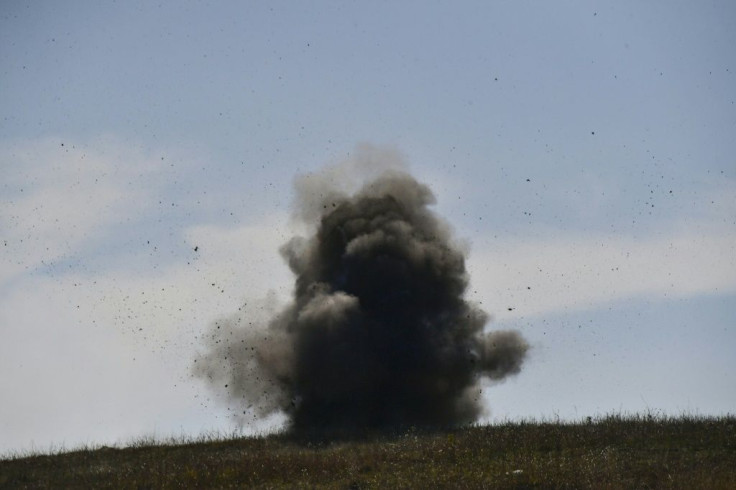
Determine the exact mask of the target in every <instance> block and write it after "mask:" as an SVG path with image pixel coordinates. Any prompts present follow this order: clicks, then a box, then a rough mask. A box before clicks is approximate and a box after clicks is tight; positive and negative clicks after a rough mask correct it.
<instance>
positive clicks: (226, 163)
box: [0, 0, 736, 454]
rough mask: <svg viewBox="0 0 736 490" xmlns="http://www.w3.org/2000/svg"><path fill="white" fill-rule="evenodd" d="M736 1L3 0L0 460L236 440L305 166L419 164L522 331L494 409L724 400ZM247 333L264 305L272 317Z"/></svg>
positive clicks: (494, 395) (731, 312)
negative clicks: (242, 356)
mask: <svg viewBox="0 0 736 490" xmlns="http://www.w3.org/2000/svg"><path fill="white" fill-rule="evenodd" d="M734 21H736V6H734V4H733V3H732V2H729V1H726V0H723V1H706V2H686V1H667V2H665V1H652V2H637V1H633V0H632V1H621V2H615V3H611V2H589V1H585V2H583V1H560V2H511V1H508V2H507V1H498V2H471V1H465V2H425V1H422V2H411V1H405V2H337V1H336V2H326V1H318V2H235V1H232V2H230V1H224V2H188V1H178V2H166V1H164V2H160V3H158V4H155V3H154V2H142V1H141V2H138V1H127V2H109V1H95V2H91V1H89V2H88V1H76V2H71V3H69V2H64V3H62V2H53V1H39V2H23V1H13V2H3V4H2V6H1V7H0V109H1V111H0V114H1V118H0V242H2V243H0V397H1V399H0V453H6V454H7V453H13V452H18V451H26V450H47V449H49V448H59V447H75V446H78V445H80V444H125V443H126V442H129V441H131V440H135V439H136V438H140V437H148V436H155V437H167V436H170V435H174V436H192V437H193V436H196V435H198V434H201V433H204V432H208V431H219V432H220V433H229V432H232V431H236V430H244V431H246V432H248V433H252V432H256V433H260V432H263V431H268V430H273V429H274V428H277V427H278V426H279V425H278V424H279V423H282V422H283V420H282V419H279V418H274V419H270V420H257V421H254V422H253V423H252V424H250V425H248V426H245V427H242V428H239V427H238V426H237V425H236V424H235V422H234V419H233V418H232V417H231V416H230V413H231V412H232V411H233V410H236V409H237V407H232V406H228V404H227V403H225V400H226V398H227V397H226V393H224V392H218V391H217V390H213V389H212V388H211V387H209V386H207V385H205V384H204V383H202V382H201V380H198V379H194V378H193V377H192V362H193V359H194V358H195V357H196V356H197V355H198V354H199V353H201V352H202V350H203V349H204V348H205V343H204V339H203V337H204V336H205V335H206V332H207V331H208V329H209V327H210V325H212V324H213V322H215V321H217V319H219V318H223V317H228V316H231V315H233V314H234V312H236V311H238V308H241V307H243V305H245V304H249V305H251V308H250V311H253V312H254V313H253V314H254V315H256V316H259V315H260V316H262V317H264V316H265V317H267V315H268V312H269V311H270V309H269V308H271V307H270V306H269V305H272V304H274V303H279V302H283V301H286V300H287V299H288V297H289V294H290V291H291V287H292V283H291V281H292V276H291V274H290V272H289V270H288V268H287V267H286V265H285V264H284V263H283V261H282V259H281V257H280V256H279V254H278V248H279V246H281V245H282V244H283V243H285V242H286V241H287V240H288V239H289V238H290V237H292V236H293V235H295V234H297V233H299V230H298V227H297V226H296V224H295V223H294V221H293V220H292V219H291V218H290V216H291V214H292V211H293V206H292V204H293V196H294V192H293V183H294V179H295V178H296V177H297V176H298V175H300V174H304V173H308V172H315V171H318V170H319V169H320V168H323V167H324V166H325V165H340V164H341V163H344V162H347V161H351V160H353V159H355V158H356V155H360V154H361V152H364V151H366V149H368V150H369V151H370V149H371V148H378V149H381V150H387V151H392V152H398V153H400V154H401V155H402V157H403V159H404V161H405V162H406V163H407V166H408V168H409V169H410V171H411V172H412V174H413V175H414V176H415V177H416V178H417V179H418V180H420V181H422V182H425V183H427V184H428V185H429V186H430V187H431V188H432V190H433V191H434V193H435V195H436V198H437V204H436V205H435V207H434V208H435V210H436V212H437V213H438V214H439V215H440V216H442V217H443V219H445V220H446V221H447V222H449V223H450V224H451V226H452V229H453V230H454V234H455V237H456V238H457V239H458V240H459V241H460V242H462V243H463V246H464V247H467V249H468V258H467V263H466V265H467V268H468V273H469V277H470V288H469V290H468V297H469V299H471V300H473V301H477V302H480V303H481V304H482V306H483V308H484V309H485V310H486V311H487V312H488V313H489V314H490V315H491V316H492V321H491V322H490V323H489V324H488V326H487V328H488V329H489V330H495V329H518V330H519V331H520V332H521V333H522V334H523V335H524V337H525V338H526V339H527V340H528V341H529V343H530V345H531V349H530V351H529V357H528V359H527V361H526V363H525V365H524V368H523V369H522V372H521V373H520V374H519V375H518V376H515V377H513V378H510V379H508V380H506V381H505V382H503V383H497V384H487V385H486V386H484V396H485V397H486V399H487V407H488V411H487V413H486V414H485V415H484V418H483V419H482V421H486V422H498V421H504V420H520V419H524V418H531V417H534V418H538V419H539V418H544V419H552V420H555V419H562V420H578V419H582V418H584V417H587V416H593V417H595V416H599V415H605V414H609V413H634V412H638V413H647V412H649V413H657V414H673V415H677V414H681V413H689V414H700V415H722V414H726V413H734V412H736V356H735V355H734V352H736V138H734V135H735V134H736V50H735V49H733V48H734V46H736V31H734V29H733V28H732V26H733V23H734ZM254 321H255V319H254Z"/></svg>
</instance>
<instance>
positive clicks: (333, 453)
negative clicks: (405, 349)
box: [0, 415, 736, 489]
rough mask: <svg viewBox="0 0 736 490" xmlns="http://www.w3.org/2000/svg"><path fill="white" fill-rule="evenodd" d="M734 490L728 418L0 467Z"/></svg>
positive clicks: (85, 479) (91, 477)
mask: <svg viewBox="0 0 736 490" xmlns="http://www.w3.org/2000/svg"><path fill="white" fill-rule="evenodd" d="M299 487H309V488H312V487H319V488H509V489H511V488H515V489H533V488H539V489H551V488H610V489H615V488H622V489H623V488H626V489H629V488H640V489H644V488H683V489H685V488H687V489H695V488H703V489H706V488H707V489H736V417H734V416H728V417H720V418H702V417H691V416H681V417H675V418H670V417H664V416H652V415H645V416H637V415H635V416H620V415H615V416H607V417H604V418H599V419H595V420H588V421H582V422H580V423H553V422H534V421H529V422H515V423H505V424H500V425H490V426H477V427H469V428H464V429H457V430H449V431H436V432H425V431H413V430H410V431H407V432H405V433H403V434H399V435H385V434H383V435H381V434H373V435H370V436H366V437H363V438H360V439H355V438H352V439H348V438H341V439H338V440H336V441H332V442H328V441H324V440H323V441H321V442H318V441H314V440H311V441H310V440H308V439H306V438H301V439H295V438H292V437H288V436H285V435H276V436H267V437H261V438H231V439H219V438H217V437H210V438H204V440H201V441H197V442H194V441H191V442H188V443H185V442H182V441H179V442H178V443H174V441H168V442H156V441H153V440H143V441H139V442H138V443H136V444H134V445H133V446H131V447H126V448H98V449H80V450H76V451H70V452H59V453H56V454H46V455H38V454H37V455H15V456H12V457H10V458H8V459H4V460H0V488H136V489H141V488H299Z"/></svg>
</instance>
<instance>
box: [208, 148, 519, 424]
mask: <svg viewBox="0 0 736 490" xmlns="http://www.w3.org/2000/svg"><path fill="white" fill-rule="evenodd" d="M396 160H397V158H396V156H395V155H394V154H393V153H391V152H390V151H386V150H379V149H375V148H370V147H368V148H363V149H362V150H360V151H359V156H358V158H357V160H355V162H357V163H354V164H353V165H352V167H349V168H347V169H346V168H345V167H332V168H331V169H329V170H328V171H326V172H323V174H321V175H318V176H314V175H313V176H308V177H303V178H301V179H299V180H298V181H297V186H296V187H297V191H298V199H297V215H298V217H299V218H300V219H301V220H303V221H305V222H306V223H307V224H308V225H310V228H309V229H310V233H311V236H309V237H308V238H303V237H295V238H293V239H292V240H291V241H289V242H288V243H287V244H286V245H284V246H283V247H282V248H281V254H282V255H283V257H284V258H285V260H286V261H287V262H288V265H289V267H290V268H291V270H292V271H293V273H294V275H295V276H296V282H295V285H294V292H293V301H291V303H290V304H288V305H287V306H286V307H284V308H282V309H281V310H280V311H276V312H274V313H273V314H271V316H270V318H261V319H257V318H253V317H252V313H250V311H251V310H246V311H244V312H241V316H238V315H236V316H234V317H232V318H229V319H225V320H222V321H220V322H217V323H216V324H215V325H214V327H213V333H212V336H211V344H210V346H209V351H208V352H207V353H206V354H204V355H203V356H201V357H200V358H198V359H197V363H196V368H195V372H196V374H197V375H199V376H201V377H204V378H206V379H208V380H211V381H212V382H213V383H214V384H215V385H217V386H220V387H224V386H227V393H228V396H229V397H230V399H231V401H236V402H238V403H240V404H242V408H243V410H244V413H246V414H252V415H253V416H256V417H261V416H265V415H268V414H270V413H273V412H276V411H283V412H285V413H286V414H287V416H288V418H289V422H290V427H291V428H292V429H293V430H296V431H320V430H348V431H352V430H357V429H364V428H374V429H375V428H377V429H397V428H401V427H407V426H417V427H435V426H458V425H462V424H466V423H469V422H472V421H474V420H476V419H477V417H478V416H479V415H480V414H481V412H482V408H483V407H482V402H481V400H480V387H479V386H480V380H481V379H482V378H483V377H486V378H490V379H491V380H501V379H503V378H505V377H506V376H509V375H512V374H516V373H518V372H519V370H520V368H521V365H522V362H523V360H524V357H525V355H526V352H527V350H528V344H527V343H526V342H525V341H524V339H523V338H522V337H521V336H520V335H519V334H518V333H517V332H514V331H495V332H490V333H487V332H484V326H485V325H486V323H487V322H488V315H487V314H486V313H485V312H484V311H482V310H481V309H480V308H479V307H478V306H477V305H474V304H471V303H469V302H468V301H466V300H465V299H464V294H465V290H466V288H467V285H468V275H467V272H466V270H465V257H464V254H463V252H462V247H460V246H458V245H457V244H456V243H455V242H454V241H453V240H452V237H451V233H450V230H449V227H448V226H447V225H446V224H445V223H444V222H442V221H441V220H440V219H438V217H437V216H436V215H435V214H434V213H433V212H432V210H431V209H430V206H431V205H432V204H434V202H435V198H434V195H433V194H432V192H431V191H430V189H429V188H428V187H427V186H426V185H423V184H421V183H419V182H417V181H416V180H415V179H414V178H413V177H412V176H411V175H409V174H408V173H406V172H405V171H403V170H401V169H397V168H396V165H395V162H396ZM376 169H378V170H376ZM371 172H372V173H373V175H370V174H371ZM360 174H362V175H363V177H364V178H365V177H366V176H367V177H368V180H367V182H366V183H364V184H363V185H362V186H361V187H358V188H357V190H355V189H353V192H351V191H350V189H348V190H347V191H346V190H345V189H342V188H341V183H342V182H343V181H344V180H346V179H349V178H354V177H355V176H356V175H358V177H360ZM358 180H360V178H358ZM348 187H349V186H348ZM246 308H247V307H246ZM260 311H266V312H267V313H266V314H265V316H266V317H268V316H269V313H268V311H273V308H271V309H270V310H269V309H266V310H263V308H261V309H260Z"/></svg>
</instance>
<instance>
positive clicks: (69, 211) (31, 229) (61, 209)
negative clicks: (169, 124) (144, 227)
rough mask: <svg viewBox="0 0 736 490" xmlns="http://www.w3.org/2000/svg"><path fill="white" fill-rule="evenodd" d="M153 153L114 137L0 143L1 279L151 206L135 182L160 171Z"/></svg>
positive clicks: (47, 260)
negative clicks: (88, 140) (81, 141)
mask: <svg viewBox="0 0 736 490" xmlns="http://www.w3.org/2000/svg"><path fill="white" fill-rule="evenodd" d="M157 165H158V162H157V161H156V157H154V156H153V155H150V154H146V153H144V152H143V151H142V150H140V149H138V148H135V147H131V146H130V145H124V144H122V143H121V142H119V141H116V140H114V139H112V138H106V139H101V140H100V141H96V142H94V143H92V144H89V145H80V146H77V145H73V144H71V143H69V142H66V143H64V140H63V139H60V138H46V139H43V140H39V141H26V142H16V143H12V144H7V143H6V144H4V145H3V146H2V147H0V169H2V180H3V188H2V206H0V228H2V229H3V235H2V240H3V243H2V246H3V248H4V252H5V253H4V254H3V256H2V257H3V259H2V260H0V272H2V274H1V275H0V277H2V278H3V279H4V280H9V279H10V278H12V277H14V276H16V275H17V274H18V273H21V272H22V271H23V270H32V269H33V268H34V267H37V266H39V265H41V264H47V265H48V264H49V263H50V262H52V261H54V260H57V259H59V258H62V257H65V256H68V255H70V254H74V253H76V252H78V249H79V248H80V247H81V246H82V245H83V244H85V243H88V242H93V241H95V240H97V239H98V236H97V235H98V234H100V233H101V232H103V231H105V227H106V226H109V225H113V224H117V223H119V222H120V221H123V220H125V219H130V218H131V217H134V216H136V215H139V214H140V213H141V212H142V211H143V210H144V209H146V207H147V206H148V205H149V204H150V202H149V199H150V196H151V195H152V192H151V191H152V190H153V189H151V188H145V187H143V186H141V185H140V184H141V181H145V180H146V179H147V178H148V177H149V176H150V175H151V174H152V173H154V172H156V171H157V170H159V168H158V166H157Z"/></svg>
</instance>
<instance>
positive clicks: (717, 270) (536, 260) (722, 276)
mask: <svg viewBox="0 0 736 490" xmlns="http://www.w3.org/2000/svg"><path fill="white" fill-rule="evenodd" d="M548 236H550V235H548ZM482 244H483V246H482V247H479V246H478V243H476V244H475V246H474V247H473V250H472V251H471V256H470V259H469V261H468V269H469V272H470V276H471V290H472V294H471V296H472V297H473V298H474V299H476V300H479V301H482V302H483V304H484V306H485V308H486V309H487V310H488V311H489V312H491V313H492V314H493V315H494V316H496V318H498V319H511V318H520V317H525V318H529V317H533V316H537V315H543V314H547V313H555V312H569V311H573V310H580V309H591V308H597V307H600V306H602V305H604V304H606V303H610V302H614V301H617V300H621V299H627V298H632V297H645V298H646V297H658V298H678V297H684V296H695V295H699V294H711V293H733V292H734V291H736V231H734V230H733V229H731V228H730V227H728V226H727V225H720V226H718V225H713V224H710V223H700V224H699V223H692V224H691V225H690V226H682V227H678V228H677V229H675V230H673V231H671V232H669V233H662V232H659V233H653V234H652V235H650V236H644V237H631V236H619V235H615V234H585V233H578V234H572V235H565V236H560V235H559V234H551V238H546V237H542V238H535V239H531V240H523V239H515V240H504V239H488V240H486V241H483V242H482ZM509 308H512V310H509Z"/></svg>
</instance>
